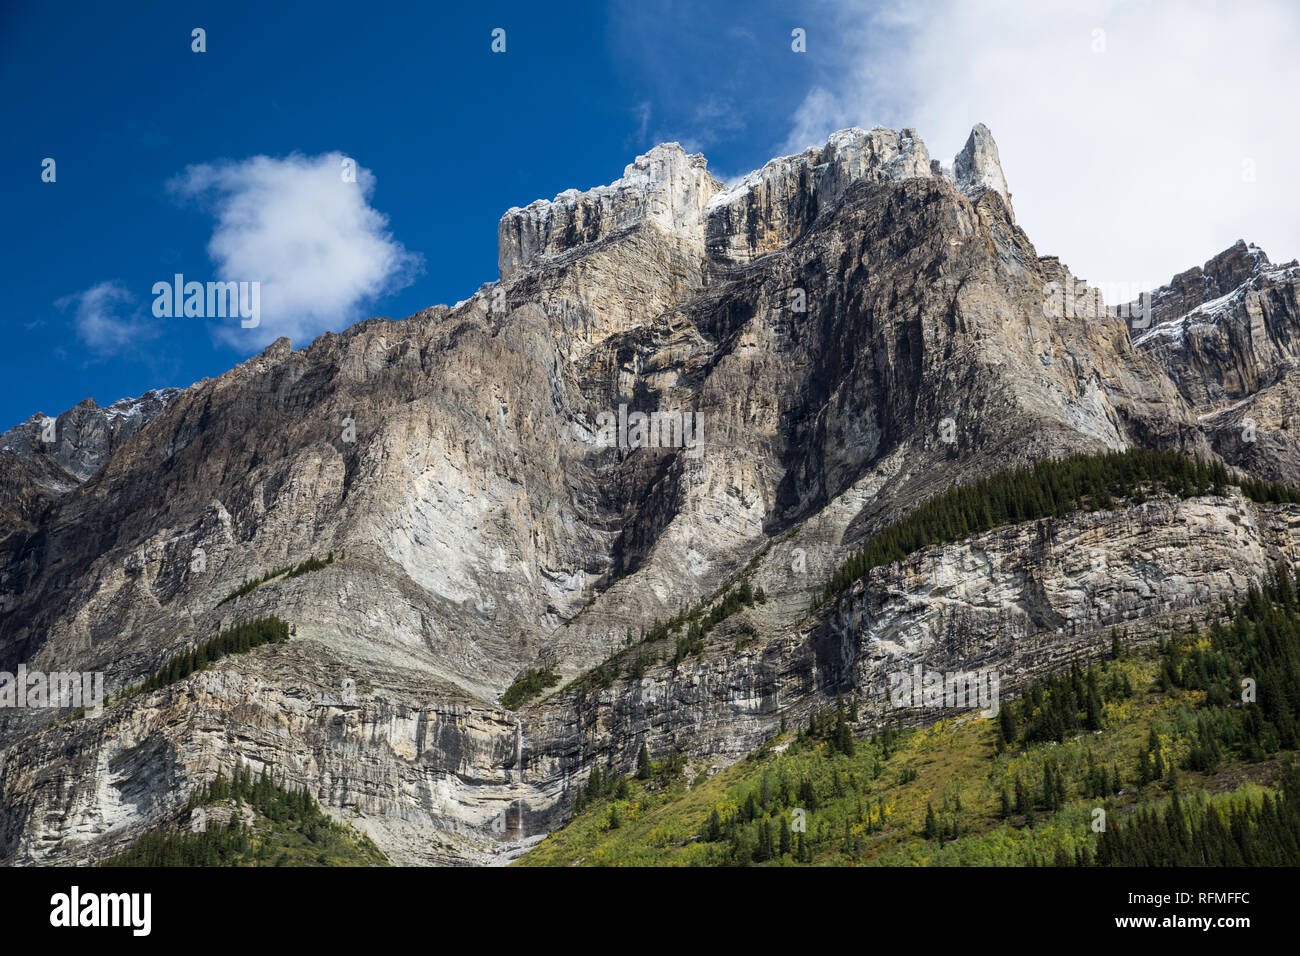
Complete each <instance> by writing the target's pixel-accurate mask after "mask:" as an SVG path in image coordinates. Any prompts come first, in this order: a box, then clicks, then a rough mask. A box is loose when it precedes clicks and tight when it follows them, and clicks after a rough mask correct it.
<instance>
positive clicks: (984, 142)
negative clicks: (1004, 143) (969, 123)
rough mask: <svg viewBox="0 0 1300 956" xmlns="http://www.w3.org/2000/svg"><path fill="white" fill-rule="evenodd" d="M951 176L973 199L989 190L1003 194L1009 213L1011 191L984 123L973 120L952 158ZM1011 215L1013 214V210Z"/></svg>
mask: <svg viewBox="0 0 1300 956" xmlns="http://www.w3.org/2000/svg"><path fill="white" fill-rule="evenodd" d="M952 171H953V178H954V179H955V180H956V183H957V188H958V189H960V190H961V191H962V192H963V193H965V194H966V195H967V196H969V197H970V198H971V199H972V200H975V199H978V198H979V197H980V196H981V195H982V194H983V193H985V192H987V191H988V190H992V191H993V192H995V193H997V194H998V195H999V196H1001V197H1002V199H1003V201H1004V202H1006V204H1007V211H1008V212H1011V211H1012V210H1011V193H1010V192H1009V191H1008V190H1007V180H1006V177H1005V176H1003V174H1002V161H1001V160H1000V159H999V158H998V144H997V143H995V142H993V134H992V133H990V132H989V128H988V127H987V126H985V125H984V124H983V123H976V124H975V127H974V129H972V130H971V131H970V136H969V137H967V139H966V145H965V146H964V147H963V148H962V151H961V152H960V153H958V154H957V155H956V156H955V157H953V161H952ZM1013 215H1014V213H1013Z"/></svg>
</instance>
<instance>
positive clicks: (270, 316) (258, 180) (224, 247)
mask: <svg viewBox="0 0 1300 956" xmlns="http://www.w3.org/2000/svg"><path fill="white" fill-rule="evenodd" d="M353 172H354V173H355V175H353ZM168 187H169V189H170V191H171V192H172V193H173V194H174V195H176V196H179V197H188V198H194V199H197V200H199V201H201V202H202V203H204V204H205V206H206V208H208V209H210V210H211V212H212V215H213V217H214V220H215V225H214V229H213V233H212V238H211V240H210V241H209V243H208V254H209V256H210V257H211V259H212V261H213V263H214V264H215V265H216V271H217V276H216V277H217V278H218V279H221V280H223V281H238V282H260V283H261V324H260V325H259V326H258V327H256V328H252V329H244V328H240V327H239V326H238V325H237V324H234V323H232V324H230V325H220V326H217V327H216V335H217V336H218V338H220V339H221V340H223V341H225V342H226V343H227V344H230V345H232V346H234V347H235V348H240V349H243V350H251V349H254V348H260V347H262V346H264V345H266V344H267V343H269V342H271V341H273V340H274V339H276V338H277V337H279V336H281V335H285V336H288V337H289V338H290V339H292V340H293V341H294V342H295V344H305V341H306V340H309V339H311V338H314V337H315V336H316V335H318V334H319V333H321V332H323V331H326V330H327V329H339V328H341V327H343V326H345V325H348V324H350V323H352V322H353V321H356V320H357V319H360V318H364V317H365V316H364V315H363V313H362V309H363V308H364V307H365V306H366V305H367V304H369V303H371V302H373V300H375V299H376V298H377V297H378V296H380V295H382V294H384V293H386V292H390V291H393V290H396V289H400V288H402V287H404V286H405V285H408V284H409V283H410V281H411V280H412V278H413V277H414V276H415V274H416V273H417V272H418V271H419V269H420V267H421V259H420V257H419V256H418V255H415V254H413V253H410V252H408V251H407V250H406V248H405V247H404V246H403V245H402V244H401V242H399V241H397V240H396V239H394V238H393V237H392V235H391V234H390V232H389V230H388V218H387V217H386V216H384V215H383V214H382V213H380V212H379V211H377V210H376V209H374V208H372V207H371V205H370V199H371V197H372V195H373V193H374V188H375V177H374V175H373V174H372V173H371V172H370V171H369V170H368V169H365V168H363V167H360V166H355V165H353V164H351V161H350V160H349V159H348V158H347V157H345V156H344V155H343V154H342V153H337V152H332V153H325V154H323V155H320V156H302V155H298V154H294V155H291V156H288V157H285V158H273V157H269V156H254V157H252V158H250V159H246V160H242V161H239V162H220V163H205V164H201V165H197V166H190V167H189V168H187V169H186V170H185V172H184V173H183V174H182V175H180V176H177V177H176V178H174V179H173V180H172V181H171V182H170V183H169V184H168ZM186 278H187V279H190V278H193V279H199V278H201V277H199V276H186Z"/></svg>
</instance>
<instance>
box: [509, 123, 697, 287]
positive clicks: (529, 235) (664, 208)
mask: <svg viewBox="0 0 1300 956" xmlns="http://www.w3.org/2000/svg"><path fill="white" fill-rule="evenodd" d="M707 165H708V163H707V161H706V160H705V158H704V157H703V156H702V155H700V154H698V153H696V154H694V155H690V154H687V152H686V150H684V149H682V147H681V146H680V145H679V144H677V143H662V144H660V145H659V146H656V147H655V148H654V149H652V150H650V151H649V152H647V153H645V154H644V155H641V156H638V157H637V158H636V159H634V160H633V161H632V162H631V163H629V164H628V166H627V167H626V168H625V169H624V170H623V176H622V178H620V179H617V180H615V181H614V182H612V183H610V184H609V185H608V186H597V187H595V188H594V189H589V190H587V191H586V192H579V191H578V190H576V189H567V190H565V191H564V192H562V193H560V194H559V195H558V196H556V197H555V198H554V199H551V200H545V199H539V200H536V201H535V202H532V203H529V204H528V205H527V206H525V207H524V208H522V209H520V208H519V207H517V206H516V207H513V208H511V209H508V210H506V213H505V215H503V216H502V217H501V221H500V222H499V223H498V225H497V265H498V267H499V269H500V272H501V279H502V280H503V281H504V280H506V279H509V278H510V277H511V276H512V275H513V274H514V273H515V272H517V271H518V270H520V269H523V268H527V267H529V266H534V265H537V264H539V263H540V262H542V261H543V260H546V259H549V258H552V257H554V256H556V255H559V254H560V253H563V252H566V251H568V250H570V249H573V248H575V247H576V246H580V245H584V244H587V243H592V242H596V241H598V240H600V239H604V238H606V237H608V236H611V235H614V234H616V233H618V232H621V231H623V230H626V229H629V228H632V227H633V226H638V225H641V224H642V223H647V222H649V223H654V224H655V225H656V226H658V227H659V228H660V229H662V230H664V231H665V232H667V233H669V234H670V235H674V236H679V237H681V238H685V239H687V240H692V239H693V240H695V241H696V242H702V240H703V212H704V208H705V206H706V205H707V204H708V202H709V200H710V199H711V198H712V197H713V195H714V194H715V193H717V192H718V191H719V190H721V189H722V188H723V187H722V183H720V182H718V180H716V179H714V178H713V176H712V175H710V173H709V172H708V170H707V168H706V167H707Z"/></svg>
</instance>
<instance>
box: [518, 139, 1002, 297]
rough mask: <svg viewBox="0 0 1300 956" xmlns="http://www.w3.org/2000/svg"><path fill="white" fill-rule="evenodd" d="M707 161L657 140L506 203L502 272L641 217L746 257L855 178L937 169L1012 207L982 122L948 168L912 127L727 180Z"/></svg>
mask: <svg viewBox="0 0 1300 956" xmlns="http://www.w3.org/2000/svg"><path fill="white" fill-rule="evenodd" d="M707 166H708V161H707V160H706V159H705V158H704V156H702V155H700V154H698V153H696V154H687V153H686V151H685V150H684V149H682V147H681V146H680V145H679V144H677V143H663V144H660V145H658V146H656V147H654V148H653V149H651V150H650V151H649V152H647V153H645V154H644V155H641V156H638V157H637V158H636V159H635V160H634V161H633V162H632V163H631V164H629V165H628V166H627V168H626V169H625V170H624V171H623V176H622V177H621V178H620V179H618V180H615V181H614V182H613V183H610V184H609V185H608V186H597V187H595V188H594V189H589V190H586V191H585V192H580V191H578V190H576V189H568V190H565V191H564V192H562V193H560V194H559V195H558V196H556V197H555V198H554V199H550V200H545V199H539V200H536V201H535V202H532V203H529V204H528V205H527V206H524V207H522V208H521V207H518V206H516V207H512V208H511V209H508V210H507V211H506V213H505V214H504V215H503V216H502V217H501V221H500V223H499V224H498V227H497V236H498V250H497V257H498V265H499V268H500V273H501V279H502V280H503V281H504V280H508V279H509V278H510V277H511V276H513V275H514V274H515V273H516V272H517V271H518V270H520V269H522V268H528V267H531V266H537V265H541V264H543V263H544V262H546V261H549V260H552V259H554V258H555V257H557V256H559V255H562V254H564V253H565V252H568V251H569V250H572V249H574V248H577V247H578V246H582V245H587V244H590V243H594V242H598V241H600V240H602V239H605V238H608V237H610V236H613V235H615V234H618V233H620V232H622V231H623V230H626V229H629V228H632V227H634V226H637V225H640V224H642V223H646V222H650V223H653V224H655V225H656V226H657V227H658V228H660V229H661V230H662V231H663V232H665V233H667V234H668V235H670V236H671V237H673V238H674V239H677V240H680V241H683V242H685V243H687V244H688V245H691V246H694V247H696V249H697V250H698V251H701V252H707V254H708V255H709V256H710V257H712V258H715V259H719V260H722V261H730V262H748V261H750V260H752V259H754V258H756V257H758V256H761V255H765V254H767V253H769V252H772V251H775V250H776V249H779V248H781V247H783V246H785V245H788V244H789V243H790V242H791V241H793V240H794V239H795V238H797V237H798V236H799V235H801V234H802V233H803V232H804V231H805V230H806V229H807V228H808V227H809V226H810V225H811V224H812V221H813V220H814V219H815V218H816V217H817V215H818V214H820V213H821V212H823V211H825V210H826V209H828V208H830V207H832V206H833V205H834V204H835V203H837V202H838V201H839V200H840V199H841V198H842V197H843V196H844V194H845V192H847V190H848V189H849V187H850V186H852V185H854V184H856V183H859V182H886V181H887V182H901V181H903V180H906V179H915V178H922V179H923V178H932V177H940V176H942V177H945V178H953V179H954V181H955V183H956V185H957V186H958V188H960V189H961V190H962V192H963V193H965V194H966V195H967V196H968V197H969V198H970V199H971V200H972V201H976V200H978V199H979V197H980V196H981V195H982V194H983V193H984V192H986V191H989V190H993V191H995V192H997V193H998V194H999V195H1000V196H1002V198H1003V200H1004V201H1005V202H1006V204H1007V208H1008V210H1010V208H1011V196H1010V193H1009V192H1008V190H1007V184H1006V179H1005V178H1004V176H1003V175H1002V168H1001V165H1000V163H999V160H998V150H997V144H996V143H994V141H993V135H992V134H991V133H990V132H989V130H988V127H986V126H984V124H982V123H981V124H978V125H976V126H975V128H974V129H973V130H972V131H971V135H970V138H969V139H968V140H967V143H966V148H965V149H964V150H963V151H962V152H961V153H959V154H958V155H957V158H956V160H955V162H954V176H953V177H948V176H947V174H946V173H945V172H944V170H943V169H942V168H941V167H939V165H938V164H937V163H932V162H931V159H930V154H929V152H928V150H927V149H926V147H925V143H924V142H923V141H922V140H921V138H920V136H918V135H917V133H916V131H915V130H913V129H908V128H905V129H901V130H892V129H886V128H885V127H881V126H877V127H875V128H873V129H870V130H864V129H860V128H858V127H850V128H848V129H842V130H838V131H837V132H835V133H832V134H831V135H830V136H829V137H828V138H827V140H826V142H825V143H823V144H822V145H820V146H811V147H809V148H808V149H805V150H803V151H802V152H800V153H796V154H794V155H791V156H782V157H778V158H776V159H773V160H771V161H769V162H768V163H766V164H765V165H764V166H763V167H762V168H761V169H756V170H754V171H753V172H752V173H749V174H748V175H746V176H744V177H742V178H741V179H740V180H739V181H737V182H736V183H735V184H734V185H731V186H727V185H725V184H723V183H721V182H719V181H718V180H717V179H716V178H715V177H714V176H713V175H712V174H710V173H709V172H708V169H707Z"/></svg>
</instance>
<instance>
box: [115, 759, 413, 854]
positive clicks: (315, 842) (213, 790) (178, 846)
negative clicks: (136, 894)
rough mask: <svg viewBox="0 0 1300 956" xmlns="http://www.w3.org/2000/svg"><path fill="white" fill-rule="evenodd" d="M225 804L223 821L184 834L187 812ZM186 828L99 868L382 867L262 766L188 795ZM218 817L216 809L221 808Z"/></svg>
mask: <svg viewBox="0 0 1300 956" xmlns="http://www.w3.org/2000/svg"><path fill="white" fill-rule="evenodd" d="M216 807H221V808H225V809H229V811H230V813H229V820H228V822H226V823H225V824H218V823H207V824H206V825H205V826H203V827H201V828H199V830H198V832H192V830H193V829H194V827H193V822H194V821H195V820H196V819H200V818H196V816H195V814H196V813H198V812H200V811H202V812H203V814H204V817H202V818H201V819H204V820H206V819H207V818H208V817H211V816H213V815H214V814H213V813H212V808H216ZM185 809H186V812H187V814H188V817H189V820H190V821H191V827H189V828H187V829H185V830H178V829H171V828H162V829H158V830H151V831H150V832H148V833H145V834H143V835H141V836H140V837H139V838H138V839H137V840H136V841H135V842H134V843H133V844H131V846H130V847H128V848H127V849H126V850H123V851H122V852H121V853H119V854H118V855H116V856H114V857H111V858H110V859H108V860H105V861H104V863H103V865H104V866H386V865H387V864H388V860H387V859H386V858H385V857H384V855H383V854H382V853H381V852H380V851H379V849H378V848H377V847H376V846H375V845H374V844H373V843H372V842H371V841H370V840H369V839H368V838H367V837H364V836H361V835H359V834H357V833H355V832H353V831H352V830H351V829H350V828H348V827H345V826H341V825H339V824H337V823H335V822H334V821H333V820H331V819H330V818H329V817H327V816H326V815H325V814H324V813H323V812H321V809H320V807H319V806H318V805H317V804H316V801H314V800H313V799H312V798H311V795H310V794H309V793H307V791H306V790H289V789H287V788H285V787H283V786H281V785H280V784H278V783H276V782H275V781H273V780H272V779H271V777H270V775H269V773H267V771H265V770H263V771H262V775H261V776H260V777H259V778H258V779H256V780H254V779H253V776H252V771H250V770H249V769H248V768H247V767H243V768H241V769H240V770H239V771H237V772H236V773H235V776H234V779H233V780H227V779H226V778H225V777H223V776H222V775H221V774H218V775H217V777H216V779H215V780H213V781H212V783H210V784H208V785H207V786H206V787H203V788H202V789H200V790H197V791H195V792H194V793H192V794H191V795H190V799H189V802H188V803H187V804H186V807H185ZM222 815H223V816H224V815H225V814H224V813H223V814H222Z"/></svg>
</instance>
